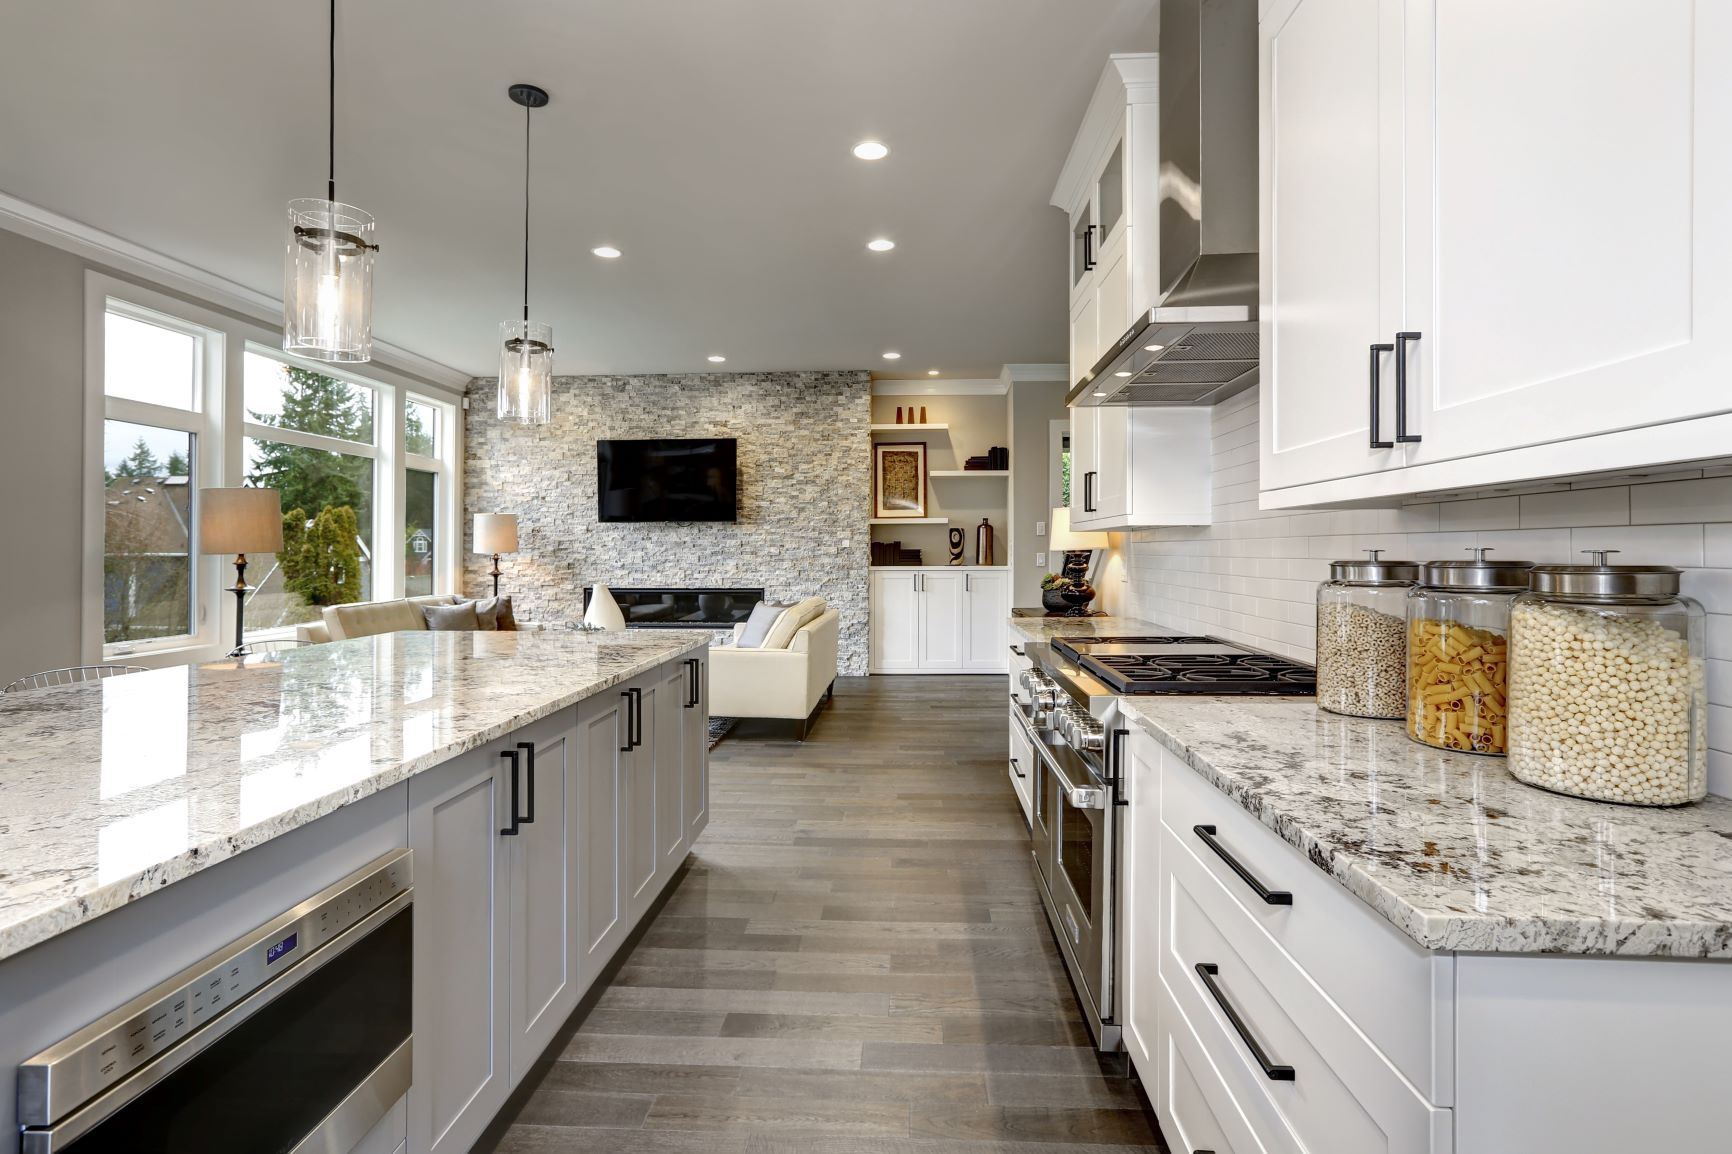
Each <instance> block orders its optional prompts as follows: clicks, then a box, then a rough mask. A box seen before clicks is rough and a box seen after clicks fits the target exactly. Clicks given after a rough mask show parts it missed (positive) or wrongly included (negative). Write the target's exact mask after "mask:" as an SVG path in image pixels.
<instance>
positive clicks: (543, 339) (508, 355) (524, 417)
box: [499, 84, 553, 425]
mask: <svg viewBox="0 0 1732 1154" xmlns="http://www.w3.org/2000/svg"><path fill="white" fill-rule="evenodd" d="M509 91H510V94H511V99H512V101H513V102H514V103H517V104H521V105H522V106H523V319H522V320H520V321H504V322H502V323H501V324H500V326H499V337H500V349H499V419H500V420H502V421H516V422H517V423H518V424H520V425H545V424H547V423H548V422H549V421H551V420H552V419H553V328H552V326H550V325H545V324H542V323H540V322H538V321H531V320H530V319H529V114H530V110H531V109H535V108H543V107H545V106H546V105H547V93H546V92H545V91H543V90H542V89H540V88H537V87H536V86H535V85H533V84H513V85H512V86H511V88H510V90H509Z"/></svg>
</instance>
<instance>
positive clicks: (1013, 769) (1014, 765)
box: [1010, 757, 1028, 777]
mask: <svg viewBox="0 0 1732 1154" xmlns="http://www.w3.org/2000/svg"><path fill="white" fill-rule="evenodd" d="M1010 772H1012V773H1014V774H1016V776H1018V777H1027V776H1028V774H1026V773H1024V772H1023V771H1022V769H1021V768H1020V766H1019V764H1018V762H1017V760H1016V758H1014V757H1013V758H1011V759H1010Z"/></svg>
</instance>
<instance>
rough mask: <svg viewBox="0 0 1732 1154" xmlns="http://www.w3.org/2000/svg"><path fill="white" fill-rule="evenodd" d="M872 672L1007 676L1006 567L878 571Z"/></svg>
mask: <svg viewBox="0 0 1732 1154" xmlns="http://www.w3.org/2000/svg"><path fill="white" fill-rule="evenodd" d="M868 590H869V600H870V605H869V610H870V614H871V619H872V629H871V639H872V640H871V651H870V653H869V655H868V668H869V669H870V670H871V672H873V673H1003V672H1004V671H1005V656H1006V653H1007V652H1008V650H1007V648H1006V645H1005V640H1004V637H1005V633H1004V630H1005V622H1006V621H1007V620H1009V618H1010V574H1009V570H1006V569H981V568H970V567H967V566H943V567H939V566H930V567H924V568H912V567H911V568H907V569H875V570H873V572H872V575H871V580H870V582H869V584H868Z"/></svg>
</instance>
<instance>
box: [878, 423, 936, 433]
mask: <svg viewBox="0 0 1732 1154" xmlns="http://www.w3.org/2000/svg"><path fill="white" fill-rule="evenodd" d="M867 427H868V428H869V429H871V430H872V431H873V432H874V433H948V432H949V431H950V426H949V425H940V424H931V425H869V426H867Z"/></svg>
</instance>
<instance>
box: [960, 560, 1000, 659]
mask: <svg viewBox="0 0 1732 1154" xmlns="http://www.w3.org/2000/svg"><path fill="white" fill-rule="evenodd" d="M962 585H963V630H962V667H963V668H964V669H965V670H967V671H968V672H970V673H1003V672H1004V670H1005V658H1006V657H1007V656H1008V655H1009V653H1010V650H1009V640H1008V636H1007V634H1008V627H1007V626H1006V625H1005V622H1006V621H1007V620H1008V619H1009V617H1010V573H1009V572H1008V571H998V572H988V571H984V570H983V571H980V572H970V573H964V574H963V576H962Z"/></svg>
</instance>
